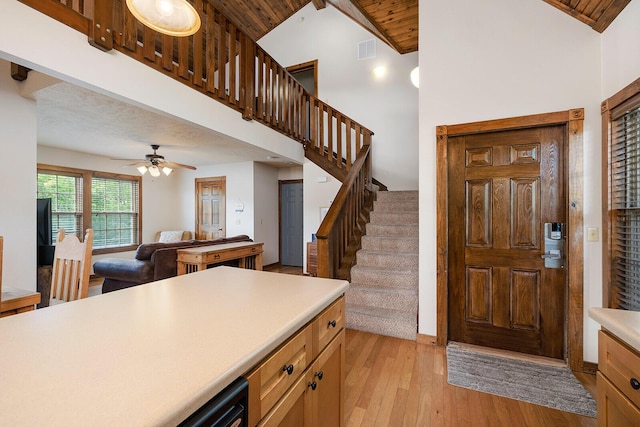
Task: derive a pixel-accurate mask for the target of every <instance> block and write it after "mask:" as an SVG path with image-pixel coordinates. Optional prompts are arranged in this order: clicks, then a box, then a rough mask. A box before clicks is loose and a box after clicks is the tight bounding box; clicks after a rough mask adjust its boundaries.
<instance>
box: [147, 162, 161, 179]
mask: <svg viewBox="0 0 640 427" xmlns="http://www.w3.org/2000/svg"><path fill="white" fill-rule="evenodd" d="M149 173H150V174H151V176H152V177H154V178H157V177H159V176H160V169H158V167H157V166H156V165H153V166H150V167H149Z"/></svg>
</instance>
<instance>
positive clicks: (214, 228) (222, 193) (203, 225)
mask: <svg viewBox="0 0 640 427" xmlns="http://www.w3.org/2000/svg"><path fill="white" fill-rule="evenodd" d="M195 182H196V230H195V234H196V236H195V238H196V239H198V240H211V239H219V238H221V237H225V236H226V235H227V233H226V219H225V218H226V211H225V209H226V207H225V199H226V177H224V176H219V177H214V178H196V180H195Z"/></svg>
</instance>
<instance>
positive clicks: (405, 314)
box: [346, 304, 417, 322]
mask: <svg viewBox="0 0 640 427" xmlns="http://www.w3.org/2000/svg"><path fill="white" fill-rule="evenodd" d="M346 308H347V310H349V312H351V313H353V314H360V315H365V316H372V317H380V318H384V319H393V320H411V321H412V322H415V313H416V312H417V308H416V311H415V312H413V311H407V310H398V309H393V308H379V307H369V306H364V305H359V304H346Z"/></svg>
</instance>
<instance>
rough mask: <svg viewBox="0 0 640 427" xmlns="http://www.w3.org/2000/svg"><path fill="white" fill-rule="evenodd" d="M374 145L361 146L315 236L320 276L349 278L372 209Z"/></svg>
mask: <svg viewBox="0 0 640 427" xmlns="http://www.w3.org/2000/svg"><path fill="white" fill-rule="evenodd" d="M370 177H371V146H370V145H365V146H364V147H362V149H361V150H360V152H359V153H358V156H357V157H356V160H355V162H354V163H353V165H352V168H351V170H350V172H349V174H348V175H347V177H346V179H345V180H344V182H343V183H342V186H341V187H340V190H339V191H338V194H337V195H336V198H335V199H334V200H333V203H332V204H331V207H330V208H329V211H328V212H327V214H326V215H325V217H324V220H323V221H322V223H321V224H320V228H319V229H318V232H317V233H316V239H317V242H318V277H329V278H340V279H349V274H350V270H351V266H352V265H353V263H354V261H355V252H356V250H357V249H358V248H359V246H360V238H361V237H362V235H363V234H364V225H365V222H368V212H369V211H370V210H371V207H372V205H373V199H374V194H375V193H374V192H373V191H371V188H370V185H371V178H370Z"/></svg>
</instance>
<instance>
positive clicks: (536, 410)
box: [345, 329, 597, 427]
mask: <svg viewBox="0 0 640 427" xmlns="http://www.w3.org/2000/svg"><path fill="white" fill-rule="evenodd" d="M346 343H347V344H346V361H345V362H346V373H345V384H346V389H345V391H346V404H345V420H346V425H347V426H348V427H357V426H411V427H412V426H473V427H476V426H535V427H538V426H563V427H564V426H596V425H597V421H596V419H595V418H589V417H583V416H579V415H575V414H571V413H567V412H562V411H558V410H554V409H549V408H545V407H542V406H537V405H532V404H528V403H523V402H519V401H517V400H512V399H507V398H504V397H499V396H495V395H491V394H486V393H480V392H477V391H472V390H467V389H464V388H461V387H454V386H451V385H449V384H447V374H446V369H447V363H446V357H445V349H444V348H442V347H437V346H432V345H429V344H418V343H416V342H415V341H408V340H401V339H398V338H391V337H385V336H381V335H375V334H370V333H366V332H360V331H354V330H350V329H348V330H347V331H346ZM579 379H580V381H582V382H583V383H584V384H585V385H586V387H587V389H588V390H589V391H590V392H591V393H592V394H594V392H595V377H593V376H592V375H580V376H579Z"/></svg>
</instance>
